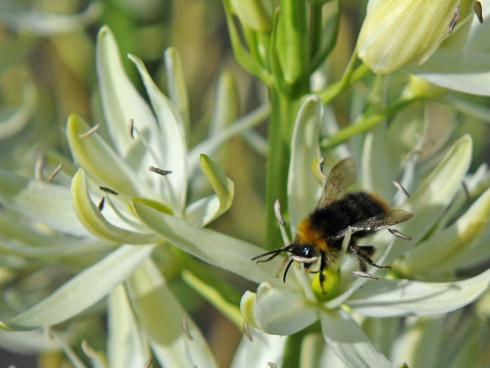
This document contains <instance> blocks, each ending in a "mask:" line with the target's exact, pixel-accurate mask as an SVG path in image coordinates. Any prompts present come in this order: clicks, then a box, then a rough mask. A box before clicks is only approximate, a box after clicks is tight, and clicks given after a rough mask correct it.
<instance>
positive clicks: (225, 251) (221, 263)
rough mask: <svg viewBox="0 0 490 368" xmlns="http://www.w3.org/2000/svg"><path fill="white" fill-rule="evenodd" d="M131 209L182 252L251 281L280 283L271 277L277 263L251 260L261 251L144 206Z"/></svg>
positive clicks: (140, 204)
mask: <svg viewBox="0 0 490 368" xmlns="http://www.w3.org/2000/svg"><path fill="white" fill-rule="evenodd" d="M133 207H134V210H135V212H136V214H137V215H138V216H139V218H140V219H141V221H142V222H143V223H144V224H146V225H147V226H148V227H149V228H150V229H152V230H154V231H155V232H156V233H157V234H159V235H160V236H161V237H163V238H164V239H165V240H167V241H169V242H170V243H172V244H173V245H175V246H176V247H178V248H180V249H181V250H183V251H184V252H187V253H190V254H192V255H193V256H195V257H197V258H199V259H201V260H203V261H205V262H207V263H210V264H212V265H215V266H217V267H220V268H223V269H225V270H227V271H230V272H233V273H235V274H237V275H239V276H241V277H244V278H246V279H248V280H251V281H254V282H262V281H270V282H271V283H273V284H281V283H282V281H280V280H279V279H278V278H276V277H275V276H274V274H275V273H276V272H277V270H278V269H279V267H280V260H277V261H276V260H273V261H271V262H267V263H261V264H256V263H255V262H254V261H252V260H251V259H252V258H253V257H255V256H257V255H259V254H261V253H264V249H262V248H259V247H257V246H255V245H252V244H250V243H247V242H245V241H242V240H238V239H236V238H233V237H231V236H227V235H224V234H221V233H219V232H216V231H213V230H209V229H202V228H198V227H195V226H192V225H190V224H189V223H188V222H186V221H184V220H182V219H179V218H176V217H172V216H168V215H165V214H164V213H162V212H158V211H156V210H155V209H153V208H150V207H148V206H145V205H144V204H143V203H138V202H134V203H133Z"/></svg>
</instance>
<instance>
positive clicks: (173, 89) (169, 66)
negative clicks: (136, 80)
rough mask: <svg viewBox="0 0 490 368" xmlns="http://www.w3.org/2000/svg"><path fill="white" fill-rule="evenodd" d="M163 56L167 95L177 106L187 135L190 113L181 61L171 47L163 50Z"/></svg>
mask: <svg viewBox="0 0 490 368" xmlns="http://www.w3.org/2000/svg"><path fill="white" fill-rule="evenodd" d="M164 58H165V70H166V77H167V87H168V92H169V96H170V99H171V100H172V102H173V103H174V105H175V106H176V107H177V110H178V111H179V114H180V116H182V121H183V123H184V127H185V129H184V132H185V133H186V136H187V133H188V131H189V125H190V113H189V99H188V97H187V88H186V86H185V78H184V70H183V67H182V61H181V58H180V55H179V53H178V52H177V50H176V49H174V48H173V47H169V48H168V49H167V50H166V51H165V53H164Z"/></svg>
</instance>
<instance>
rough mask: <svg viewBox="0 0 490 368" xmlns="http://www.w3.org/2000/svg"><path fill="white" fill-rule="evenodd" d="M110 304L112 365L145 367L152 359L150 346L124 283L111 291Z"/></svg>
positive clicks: (120, 367)
mask: <svg viewBox="0 0 490 368" xmlns="http://www.w3.org/2000/svg"><path fill="white" fill-rule="evenodd" d="M108 304H109V305H108V334H109V341H108V347H107V349H108V353H107V355H108V357H109V363H110V367H118V368H133V367H144V366H145V364H146V363H147V362H148V360H149V359H150V351H149V346H147V345H146V343H145V342H144V339H143V338H142V336H141V332H140V331H139V328H138V324H137V322H136V320H135V316H134V314H133V309H132V308H131V305H130V303H129V299H128V296H127V293H126V290H125V289H124V286H123V285H118V286H116V287H115V288H114V290H113V291H112V292H111V293H110V295H109V300H108Z"/></svg>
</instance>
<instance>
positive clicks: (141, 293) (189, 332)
mask: <svg viewBox="0 0 490 368" xmlns="http://www.w3.org/2000/svg"><path fill="white" fill-rule="evenodd" d="M128 288H129V295H130V298H131V304H132V306H133V308H134V309H135V312H136V316H137V318H138V322H139V326H140V328H141V329H142V330H143V331H144V333H145V334H146V335H147V336H148V338H149V342H150V345H151V346H152V349H153V351H154V352H155V355H156V357H157V359H158V361H159V363H160V364H161V366H165V367H202V368H207V367H211V368H212V367H217V365H216V362H215V361H214V358H213V356H212V354H211V351H210V350H209V347H208V346H207V343H206V340H205V339H204V337H203V336H202V334H201V332H200V331H199V329H198V328H197V326H196V325H195V324H194V322H193V321H192V320H191V319H190V317H189V316H188V315H187V313H186V312H185V310H184V309H183V308H182V307H181V305H180V304H179V302H178V301H177V299H176V298H175V297H174V295H173V294H172V292H171V290H170V288H169V287H168V285H167V283H166V282H165V280H164V279H163V277H162V275H161V274H160V271H159V270H158V268H157V266H156V265H155V264H154V263H153V262H151V261H148V262H145V263H144V264H143V265H141V267H139V268H138V269H137V270H136V271H135V273H134V274H133V275H132V276H131V278H130V279H129V280H128Z"/></svg>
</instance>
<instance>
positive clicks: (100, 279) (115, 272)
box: [0, 245, 153, 330]
mask: <svg viewBox="0 0 490 368" xmlns="http://www.w3.org/2000/svg"><path fill="white" fill-rule="evenodd" d="M152 250H153V246H144V247H134V246H129V245H125V246H123V247H120V248H118V249H116V250H115V251H114V252H112V253H111V254H109V255H108V256H107V257H105V258H103V259H102V260H101V261H99V262H98V263H96V264H94V265H93V266H91V267H89V268H87V269H86V270H84V271H83V272H81V273H80V274H78V275H77V276H75V277H74V278H72V279H71V280H70V281H68V282H67V283H65V284H64V285H63V286H62V287H61V288H59V289H58V290H56V291H55V292H54V293H53V294H51V295H50V296H49V297H47V298H46V299H44V300H42V301H41V302H40V303H38V304H36V305H34V306H33V307H31V308H30V309H28V310H27V311H25V312H23V313H21V314H19V315H17V316H15V317H13V318H11V319H9V320H7V321H4V322H0V328H1V329H5V330H34V329H38V328H41V327H46V326H52V325H56V324H58V323H61V322H63V321H66V320H67V319H69V318H71V317H73V316H75V315H77V314H79V313H80V312H82V311H84V310H85V309H87V308H88V307H90V306H92V305H94V304H95V303H97V302H98V301H99V300H101V299H102V298H103V297H104V296H106V295H107V294H108V293H109V292H110V291H111V290H112V289H113V288H114V287H115V286H116V285H117V284H119V283H120V282H121V281H124V280H125V279H126V278H127V277H128V276H129V275H130V274H131V273H132V272H133V270H134V269H135V268H136V267H137V266H138V265H139V264H140V263H141V262H142V261H143V260H144V259H146V258H147V257H149V255H150V253H151V251H152Z"/></svg>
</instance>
